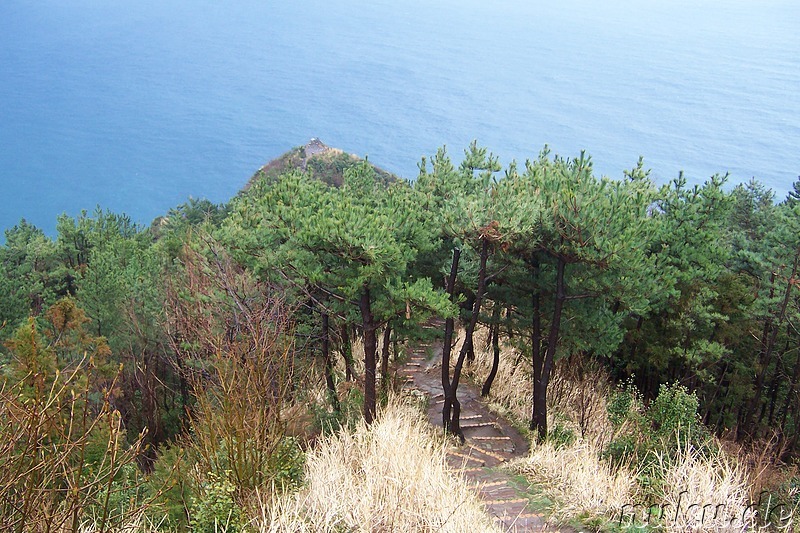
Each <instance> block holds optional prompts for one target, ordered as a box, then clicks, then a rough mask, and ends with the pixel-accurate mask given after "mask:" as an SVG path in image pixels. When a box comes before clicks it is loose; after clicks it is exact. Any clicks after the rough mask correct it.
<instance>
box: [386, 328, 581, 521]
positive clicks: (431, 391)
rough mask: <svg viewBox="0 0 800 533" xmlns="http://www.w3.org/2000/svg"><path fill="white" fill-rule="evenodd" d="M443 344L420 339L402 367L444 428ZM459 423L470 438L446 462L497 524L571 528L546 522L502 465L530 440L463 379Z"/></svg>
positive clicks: (431, 416)
mask: <svg viewBox="0 0 800 533" xmlns="http://www.w3.org/2000/svg"><path fill="white" fill-rule="evenodd" d="M441 357H442V345H441V342H436V343H431V344H418V345H416V346H415V347H414V350H413V352H412V355H411V357H410V360H409V361H408V362H407V363H406V364H405V365H404V366H403V367H401V368H400V369H399V370H398V372H399V374H400V376H401V377H402V378H405V381H406V383H405V385H404V387H405V388H407V389H412V390H417V391H420V392H422V393H423V394H425V395H426V397H427V398H428V400H429V401H428V419H429V420H430V422H431V424H433V425H435V426H438V427H442V405H443V403H444V395H443V394H442V359H441ZM458 399H459V401H460V402H461V428H462V429H463V430H464V434H465V436H466V443H465V444H464V445H463V446H461V447H459V448H453V450H452V451H450V452H449V453H448V458H447V460H448V463H449V464H450V466H452V467H453V468H454V469H462V471H463V472H464V474H465V476H466V478H467V480H468V481H469V482H470V483H471V484H472V485H473V486H474V488H475V490H476V492H477V493H478V495H479V497H480V498H481V499H482V500H483V503H484V505H485V506H486V510H487V511H488V512H489V514H490V515H491V516H492V517H494V519H495V522H496V523H497V525H498V526H500V527H502V528H503V529H505V530H506V531H509V532H520V533H521V532H526V531H548V532H557V531H561V532H564V533H567V532H571V531H574V530H572V529H570V528H565V527H555V526H552V525H549V524H547V523H546V521H545V518H544V516H543V515H542V514H541V513H537V512H535V511H534V509H533V508H532V506H531V496H530V494H527V493H525V492H524V491H522V490H520V489H519V488H518V484H517V483H515V482H514V478H513V476H512V475H511V474H509V473H508V472H506V471H504V470H503V469H501V468H499V467H500V466H502V464H503V463H505V462H507V461H509V460H511V459H516V458H519V457H524V456H525V455H527V453H528V451H529V445H528V441H527V439H526V438H525V437H523V436H522V435H521V434H520V433H519V432H518V431H517V430H516V429H514V428H513V427H512V426H511V425H510V424H509V423H508V421H506V420H504V419H503V418H501V417H499V416H497V415H496V414H494V413H492V412H491V411H489V409H488V408H487V407H486V405H485V404H484V403H483V402H482V401H481V400H480V395H479V392H478V390H477V389H476V388H475V387H474V386H473V385H472V384H470V383H463V382H462V383H460V384H459V386H458Z"/></svg>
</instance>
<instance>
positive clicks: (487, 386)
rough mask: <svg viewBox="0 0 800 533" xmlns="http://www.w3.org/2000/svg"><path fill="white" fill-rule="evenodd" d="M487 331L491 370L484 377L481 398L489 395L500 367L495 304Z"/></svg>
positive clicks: (497, 312)
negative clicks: (490, 346)
mask: <svg viewBox="0 0 800 533" xmlns="http://www.w3.org/2000/svg"><path fill="white" fill-rule="evenodd" d="M489 329H490V332H491V334H492V336H491V342H492V370H491V371H490V372H489V375H488V376H487V377H486V381H485V382H484V383H483V388H482V389H481V396H489V393H490V392H491V390H492V383H494V378H495V377H497V369H498V367H499V366H500V335H499V332H500V306H499V305H497V304H495V306H494V310H493V311H492V327H491V328H489Z"/></svg>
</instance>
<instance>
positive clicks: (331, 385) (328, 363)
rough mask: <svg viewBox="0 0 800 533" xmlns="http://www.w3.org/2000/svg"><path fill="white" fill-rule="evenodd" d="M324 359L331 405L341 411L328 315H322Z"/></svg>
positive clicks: (326, 383)
mask: <svg viewBox="0 0 800 533" xmlns="http://www.w3.org/2000/svg"><path fill="white" fill-rule="evenodd" d="M322 358H323V360H324V361H325V385H326V386H327V388H328V395H329V396H330V401H331V405H332V406H333V409H334V410H335V411H337V412H338V411H339V397H338V396H337V395H336V383H335V382H334V381H333V358H332V357H331V343H330V323H329V318H328V313H322Z"/></svg>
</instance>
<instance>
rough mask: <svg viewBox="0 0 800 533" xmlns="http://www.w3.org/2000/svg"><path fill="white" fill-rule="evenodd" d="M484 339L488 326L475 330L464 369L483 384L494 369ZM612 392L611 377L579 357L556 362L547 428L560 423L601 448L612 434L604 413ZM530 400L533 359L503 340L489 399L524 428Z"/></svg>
mask: <svg viewBox="0 0 800 533" xmlns="http://www.w3.org/2000/svg"><path fill="white" fill-rule="evenodd" d="M459 333H460V335H459V337H458V344H457V346H456V350H457V349H458V348H459V347H460V345H461V344H462V343H463V342H464V335H463V332H459ZM486 336H487V328H485V327H482V328H479V329H478V330H477V332H476V335H475V338H476V341H477V342H476V345H475V360H474V362H473V363H472V365H470V366H469V368H467V369H466V371H465V373H466V375H467V376H468V377H469V378H470V379H471V380H472V381H474V382H476V383H479V384H482V383H483V380H484V379H485V378H486V376H487V375H488V374H489V371H490V369H491V367H492V352H491V347H487V346H486V343H485V342H484V339H485V338H486ZM610 391H611V385H610V380H609V377H608V375H607V374H606V373H605V372H604V371H603V370H602V369H601V368H600V367H599V366H598V365H596V364H591V363H589V362H587V361H583V360H581V359H579V358H575V359H562V360H560V361H557V362H556V365H555V369H554V371H553V375H552V377H551V379H550V385H549V387H548V393H547V394H548V396H547V408H548V426H549V427H553V426H554V425H555V423H556V422H559V423H561V424H563V425H565V426H567V427H568V428H569V429H571V430H573V431H574V432H575V433H576V434H577V435H580V436H581V437H582V438H584V439H589V440H595V441H597V442H596V444H602V442H603V441H604V440H606V439H607V438H608V436H609V435H610V434H611V432H612V428H611V424H610V423H609V421H608V417H607V415H606V405H607V403H608V396H609V393H610ZM532 398H533V385H532V381H531V364H530V360H529V359H527V358H526V357H525V356H523V355H522V354H520V352H519V351H518V350H517V349H516V348H515V347H514V346H513V345H512V344H510V343H509V342H506V341H504V340H502V339H501V343H500V364H499V366H498V371H497V377H496V378H495V380H494V383H493V385H492V389H491V394H490V396H489V400H490V401H492V402H495V403H497V404H499V405H500V406H502V408H503V410H504V411H506V412H507V413H508V414H509V415H510V416H511V417H512V418H514V419H515V420H516V421H517V422H519V423H520V424H527V422H528V421H529V420H530V416H531V401H532Z"/></svg>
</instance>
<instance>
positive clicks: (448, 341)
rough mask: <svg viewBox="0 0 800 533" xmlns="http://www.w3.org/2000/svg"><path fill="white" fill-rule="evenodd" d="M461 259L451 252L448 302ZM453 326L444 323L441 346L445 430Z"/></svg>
mask: <svg viewBox="0 0 800 533" xmlns="http://www.w3.org/2000/svg"><path fill="white" fill-rule="evenodd" d="M460 258H461V250H459V249H458V248H455V249H454V250H453V263H452V264H451V265H450V276H449V277H448V278H447V294H449V295H450V301H451V302H455V286H456V276H457V275H458V261H459V259H460ZM454 326H455V323H454V320H453V318H448V319H446V320H445V321H444V344H443V345H442V393H443V394H444V397H445V402H444V406H443V408H442V426H443V427H444V428H445V430H447V429H448V428H449V427H450V414H451V409H452V406H451V404H450V403H448V402H447V400H446V398H450V397H451V393H450V353H451V352H452V351H453V328H454Z"/></svg>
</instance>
